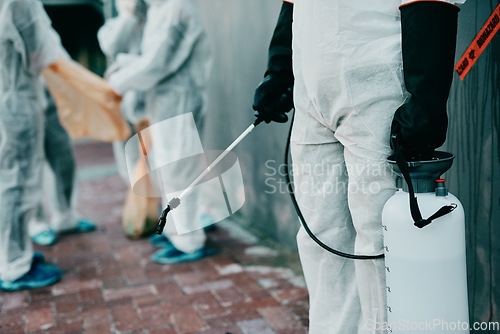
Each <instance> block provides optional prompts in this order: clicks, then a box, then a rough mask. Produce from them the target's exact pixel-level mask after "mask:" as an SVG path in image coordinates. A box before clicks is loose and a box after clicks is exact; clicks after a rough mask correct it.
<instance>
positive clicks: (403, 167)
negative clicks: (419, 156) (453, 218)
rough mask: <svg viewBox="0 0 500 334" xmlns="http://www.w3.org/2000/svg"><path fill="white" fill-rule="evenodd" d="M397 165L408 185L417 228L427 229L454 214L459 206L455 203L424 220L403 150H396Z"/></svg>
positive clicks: (411, 209)
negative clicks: (426, 227)
mask: <svg viewBox="0 0 500 334" xmlns="http://www.w3.org/2000/svg"><path fill="white" fill-rule="evenodd" d="M395 157H396V163H397V164H398V167H399V169H400V170H401V173H402V174H403V177H404V179H405V181H406V184H407V185H408V191H409V193H410V212H411V217H412V218H413V221H414V222H415V224H414V225H415V226H416V227H418V228H422V227H425V226H427V225H429V224H430V223H432V221H433V220H435V219H438V218H440V217H442V216H444V215H447V214H448V213H450V212H452V211H453V210H455V209H456V207H457V205H456V204H455V203H451V204H450V205H445V206H443V207H441V209H439V210H438V211H436V212H435V213H434V214H433V215H432V216H430V217H429V218H427V219H423V218H422V214H421V213H420V208H419V207H418V202H417V196H415V190H414V189H413V183H412V182H411V177H410V170H409V169H408V164H407V162H406V161H405V160H404V157H403V154H402V153H401V150H400V149H398V150H396V154H395Z"/></svg>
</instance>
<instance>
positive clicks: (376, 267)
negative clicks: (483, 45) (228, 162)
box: [254, 0, 465, 334]
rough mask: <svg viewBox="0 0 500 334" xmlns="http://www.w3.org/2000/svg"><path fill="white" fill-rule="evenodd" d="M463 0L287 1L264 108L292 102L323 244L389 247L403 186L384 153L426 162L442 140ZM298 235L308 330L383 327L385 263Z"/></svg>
mask: <svg viewBox="0 0 500 334" xmlns="http://www.w3.org/2000/svg"><path fill="white" fill-rule="evenodd" d="M464 1H465V0H455V1H454V0H450V1H402V0H350V1H343V0H295V1H286V3H284V4H283V8H282V12H281V14H280V19H279V20H278V25H277V27H276V30H275V34H274V35H273V40H272V41H271V47H270V50H269V65H268V70H267V72H266V74H265V79H264V81H263V82H262V83H261V84H260V85H259V87H258V88H257V89H256V93H255V97H254V109H255V110H256V113H255V115H256V116H257V117H258V118H261V119H263V120H265V121H266V122H270V121H278V122H285V121H286V120H287V115H286V112H288V111H289V110H290V106H291V105H292V102H293V105H294V106H295V122H294V124H293V132H292V138H291V147H292V158H293V166H294V168H293V175H294V183H295V191H296V194H297V200H298V203H299V207H300V209H301V211H302V213H303V216H304V217H305V220H306V221H307V224H308V225H309V227H310V229H311V230H312V232H313V233H314V234H315V235H316V236H317V237H318V239H320V240H321V241H322V242H323V243H325V244H327V245H329V246H331V247H333V248H335V249H337V250H339V251H341V252H344V253H349V254H357V255H370V256H372V255H378V254H381V253H383V237H382V223H381V212H382V208H383V206H384V204H385V202H386V201H387V199H389V197H391V196H392V195H393V193H394V192H395V178H394V176H393V175H392V173H391V171H390V168H389V167H388V164H387V162H386V159H387V157H388V156H389V155H390V154H391V145H392V148H393V149H394V150H396V151H399V152H402V154H403V155H404V157H405V158H406V159H407V160H412V159H417V160H420V158H422V157H429V155H430V154H432V152H433V150H434V149H435V148H437V147H439V146H441V145H442V144H443V142H444V140H445V136H446V127H447V116H446V101H447V98H448V94H449V89H450V85H451V81H452V75H453V64H454V53H455V43H456V30H457V13H458V7H456V5H455V4H458V3H463V2H464ZM292 2H293V4H292ZM292 16H293V23H292ZM292 34H293V41H292ZM292 50H293V64H292ZM292 68H293V72H292ZM292 86H293V101H292V95H291V94H290V91H291V88H292ZM390 138H391V140H390ZM390 143H391V144H390ZM297 243H298V249H299V255H300V260H301V264H302V268H303V271H304V275H305V279H306V283H307V287H308V291H309V295H310V297H309V300H310V312H309V321H310V328H309V330H310V333H311V334H333V333H342V334H345V333H348V334H355V333H383V332H384V331H383V330H381V329H380V328H386V327H385V326H383V324H384V321H386V314H387V313H386V312H387V311H386V301H385V295H386V291H385V288H386V286H385V267H384V260H383V259H370V260H352V259H347V258H344V257H340V256H338V255H334V254H332V253H329V252H327V251H326V250H324V249H323V248H321V247H320V246H319V245H317V244H316V243H315V242H314V241H313V239H312V238H311V237H310V236H309V235H308V234H307V233H306V232H305V230H304V228H301V229H300V230H299V233H298V235H297Z"/></svg>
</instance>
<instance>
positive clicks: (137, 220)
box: [122, 159, 159, 239]
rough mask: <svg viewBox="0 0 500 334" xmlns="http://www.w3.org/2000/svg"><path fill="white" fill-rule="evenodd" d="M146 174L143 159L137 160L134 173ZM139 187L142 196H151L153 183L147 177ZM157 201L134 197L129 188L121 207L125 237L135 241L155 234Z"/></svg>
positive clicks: (157, 214) (150, 198)
mask: <svg viewBox="0 0 500 334" xmlns="http://www.w3.org/2000/svg"><path fill="white" fill-rule="evenodd" d="M145 172H147V166H146V162H145V160H144V159H139V161H138V163H137V165H136V166H135V170H134V173H135V174H136V176H137V175H144V174H145ZM143 179H144V180H141V183H140V186H141V187H144V188H151V189H150V190H149V191H148V190H147V189H141V192H140V193H142V194H148V193H149V194H153V193H154V190H153V187H154V186H153V183H152V182H151V179H150V178H149V175H146V176H143ZM158 206H159V203H158V199H157V198H154V197H143V196H138V195H136V194H135V193H134V192H133V191H132V188H129V190H128V193H127V198H126V199H125V205H124V207H123V217H122V226H123V231H124V232H125V235H126V236H127V237H129V238H132V239H137V238H140V237H144V236H147V235H150V234H152V233H154V232H155V230H156V225H157V223H158V217H159V212H158Z"/></svg>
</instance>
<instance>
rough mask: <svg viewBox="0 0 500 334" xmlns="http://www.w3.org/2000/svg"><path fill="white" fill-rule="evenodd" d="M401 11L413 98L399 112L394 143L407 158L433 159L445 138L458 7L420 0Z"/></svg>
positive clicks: (407, 82)
mask: <svg viewBox="0 0 500 334" xmlns="http://www.w3.org/2000/svg"><path fill="white" fill-rule="evenodd" d="M400 10H401V27H402V51H403V69H404V81H405V86H406V89H407V90H408V92H409V93H410V94H411V97H410V98H409V100H408V101H407V102H406V103H405V104H403V105H402V106H401V107H399V109H398V110H397V111H396V113H395V115H394V120H393V123H392V128H391V146H392V148H393V149H394V150H400V151H401V153H402V154H403V156H404V157H405V159H406V160H407V161H411V160H430V159H431V158H432V155H433V152H434V150H435V149H436V148H438V147H439V146H441V145H443V143H444V141H445V139H446V130H447V127H448V117H447V114H446V102H447V100H448V95H449V92H450V87H451V82H452V79H453V65H454V60H455V46H456V36H457V18H458V12H459V9H458V7H456V6H454V5H451V4H449V3H445V2H440V1H417V2H412V3H410V4H408V5H403V6H401V7H400Z"/></svg>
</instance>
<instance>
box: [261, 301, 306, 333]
mask: <svg viewBox="0 0 500 334" xmlns="http://www.w3.org/2000/svg"><path fill="white" fill-rule="evenodd" d="M259 313H260V314H262V316H263V317H264V318H265V319H266V320H267V322H268V323H269V324H271V326H272V327H273V329H274V330H276V331H278V330H285V329H293V328H297V327H300V325H299V324H298V323H297V321H296V320H295V319H294V317H293V316H292V315H291V314H290V313H289V312H288V311H287V310H285V309H284V308H282V307H281V306H277V307H266V308H260V309H259Z"/></svg>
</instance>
